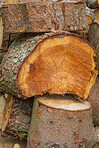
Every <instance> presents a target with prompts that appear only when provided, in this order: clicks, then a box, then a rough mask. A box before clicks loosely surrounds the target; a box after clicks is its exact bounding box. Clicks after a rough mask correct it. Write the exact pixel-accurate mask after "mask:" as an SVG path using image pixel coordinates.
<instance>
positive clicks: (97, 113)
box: [88, 77, 99, 125]
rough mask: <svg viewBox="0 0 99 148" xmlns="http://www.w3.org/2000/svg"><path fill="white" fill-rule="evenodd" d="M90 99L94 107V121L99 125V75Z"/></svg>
mask: <svg viewBox="0 0 99 148" xmlns="http://www.w3.org/2000/svg"><path fill="white" fill-rule="evenodd" d="M88 101H89V102H90V103H91V106H92V109H93V114H92V117H93V123H94V124H95V125H99V77H97V80H96V83H95V85H94V86H93V88H92V89H91V91H90V94H89V98H88Z"/></svg>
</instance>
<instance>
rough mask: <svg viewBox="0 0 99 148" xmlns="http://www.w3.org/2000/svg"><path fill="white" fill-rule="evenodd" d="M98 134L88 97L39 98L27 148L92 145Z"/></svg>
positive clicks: (84, 146)
mask: <svg viewBox="0 0 99 148" xmlns="http://www.w3.org/2000/svg"><path fill="white" fill-rule="evenodd" d="M95 138H96V133H95V129H94V127H93V124H92V119H91V106H90V104H89V103H88V102H87V101H83V102H79V101H77V100H75V99H74V97H72V96H65V97H62V96H47V97H46V96H43V97H37V98H36V99H35V101H34V105H33V112H32V120H31V124H30V128H29V133H28V143H27V148H53V147H54V148H78V147H82V148H91V147H92V146H93V145H94V142H95V141H96V139H95Z"/></svg>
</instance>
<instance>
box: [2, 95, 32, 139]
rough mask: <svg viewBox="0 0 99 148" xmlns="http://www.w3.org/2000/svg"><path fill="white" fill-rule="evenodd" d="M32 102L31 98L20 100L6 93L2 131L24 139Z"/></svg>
mask: <svg viewBox="0 0 99 148" xmlns="http://www.w3.org/2000/svg"><path fill="white" fill-rule="evenodd" d="M12 98H13V100H12ZM32 103H33V99H29V100H28V99H27V100H22V99H21V100H20V99H18V98H15V97H12V96H10V95H8V97H7V101H6V105H5V108H4V113H3V121H2V132H3V133H5V134H8V135H11V136H12V135H13V136H14V137H16V138H19V139H20V140H23V139H26V137H27V132H28V127H29V123H30V118H31V112H32Z"/></svg>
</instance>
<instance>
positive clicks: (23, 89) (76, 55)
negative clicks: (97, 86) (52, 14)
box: [0, 32, 97, 99]
mask: <svg viewBox="0 0 99 148" xmlns="http://www.w3.org/2000/svg"><path fill="white" fill-rule="evenodd" d="M86 49H87V50H86ZM94 56H96V53H95V50H94V48H93V47H92V46H91V45H90V44H89V43H88V42H87V41H85V40H83V39H82V38H80V37H79V36H77V35H75V34H70V33H65V32H63V33H62V32H60V33H51V34H50V33H49V34H46V35H42V36H35V37H30V36H26V35H25V37H23V36H21V37H20V38H19V39H17V40H16V41H15V42H13V44H12V45H11V46H10V48H9V52H8V53H7V54H6V55H5V57H4V58H3V60H2V69H1V78H0V90H1V91H5V92H7V93H10V94H11V93H12V94H13V95H16V96H18V97H24V98H28V97H32V96H35V95H43V94H45V93H49V94H66V93H72V94H75V95H77V96H79V97H81V98H84V99H86V98H87V97H88V94H89V91H90V89H91V87H92V86H93V85H94V83H95V79H96V76H97V71H96V70H95V62H94V59H93V57H94ZM82 61H83V62H82ZM20 65H21V66H20ZM79 73H80V74H79ZM12 88H13V89H12Z"/></svg>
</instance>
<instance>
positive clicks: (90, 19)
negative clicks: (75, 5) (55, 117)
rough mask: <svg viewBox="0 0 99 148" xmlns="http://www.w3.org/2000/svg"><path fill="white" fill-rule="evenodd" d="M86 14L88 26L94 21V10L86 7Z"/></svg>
mask: <svg viewBox="0 0 99 148" xmlns="http://www.w3.org/2000/svg"><path fill="white" fill-rule="evenodd" d="M86 15H87V20H88V25H89V26H90V25H91V24H92V23H93V22H94V21H95V16H94V12H93V11H92V10H91V9H90V8H88V7H86Z"/></svg>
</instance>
